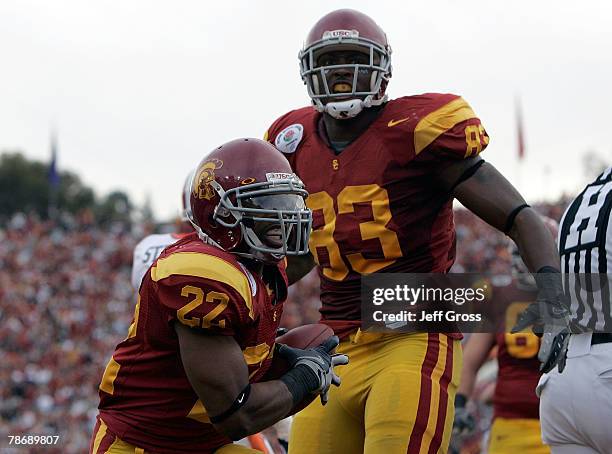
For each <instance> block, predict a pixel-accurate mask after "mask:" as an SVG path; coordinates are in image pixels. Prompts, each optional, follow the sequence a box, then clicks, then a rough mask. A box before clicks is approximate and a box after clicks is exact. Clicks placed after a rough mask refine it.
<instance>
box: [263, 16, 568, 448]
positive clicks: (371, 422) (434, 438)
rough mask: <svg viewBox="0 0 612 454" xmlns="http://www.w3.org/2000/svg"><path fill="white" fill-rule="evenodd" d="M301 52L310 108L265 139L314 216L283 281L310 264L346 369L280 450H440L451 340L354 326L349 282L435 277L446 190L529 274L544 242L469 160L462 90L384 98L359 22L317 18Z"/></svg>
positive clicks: (373, 34)
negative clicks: (380, 276) (495, 233)
mask: <svg viewBox="0 0 612 454" xmlns="http://www.w3.org/2000/svg"><path fill="white" fill-rule="evenodd" d="M299 59H300V70H301V76H302V80H303V81H304V83H305V84H306V87H307V89H308V94H309V96H310V98H311V99H312V104H313V105H312V106H309V107H303V108H300V109H296V110H293V111H291V112H289V113H287V114H285V115H283V116H281V117H280V118H279V119H277V120H276V121H275V122H274V123H273V124H272V126H271V127H270V128H269V129H268V131H267V133H266V139H267V140H268V141H270V142H271V143H273V144H275V146H276V147H277V148H278V149H279V150H280V151H282V152H283V153H285V156H287V158H288V159H289V162H290V163H291V166H292V168H293V170H294V171H295V172H296V173H297V174H298V175H299V177H300V178H301V179H302V180H303V181H304V184H305V185H306V188H307V189H308V191H309V193H310V196H309V198H308V200H307V205H308V206H309V208H311V209H312V211H313V232H312V235H311V238H310V250H311V252H312V257H308V258H310V259H311V260H310V261H308V260H307V259H304V258H302V260H299V261H296V260H292V261H291V262H290V266H289V270H288V272H289V278H290V281H295V280H297V279H299V278H300V276H302V275H304V274H305V273H306V272H307V271H309V270H310V269H311V268H312V266H313V265H314V262H316V265H317V267H318V272H319V275H320V277H321V301H322V308H321V315H322V321H323V322H324V323H327V324H329V325H330V326H331V327H332V328H333V329H334V331H335V332H336V333H338V334H339V335H340V336H341V338H342V343H341V344H340V348H339V351H342V352H343V353H347V354H349V355H351V365H350V366H347V367H346V368H344V370H343V371H341V375H342V380H343V386H342V389H341V390H333V391H332V393H331V395H330V401H329V404H328V405H327V406H326V407H325V409H324V408H323V407H322V406H321V405H318V404H313V405H310V406H309V407H308V408H307V409H306V410H304V411H303V412H300V413H299V414H298V416H297V417H296V418H295V422H294V425H293V429H292V433H291V441H290V450H291V452H292V453H309V454H310V453H314V452H316V453H323V454H324V453H339V452H342V453H362V452H365V453H367V454H371V453H385V454H393V453H402V454H403V453H406V452H408V453H418V452H430V453H432V452H440V453H445V452H446V450H447V448H448V443H449V437H450V433H451V427H452V421H453V414H454V397H455V392H456V388H457V384H458V381H459V374H460V367H461V361H462V354H461V346H460V342H459V337H460V336H458V335H448V334H440V333H419V334H411V335H375V334H372V333H365V332H362V331H361V330H360V304H361V301H360V277H361V276H362V275H364V274H370V273H376V272H385V273H394V272H402V273H410V272H420V273H425V272H446V271H447V270H448V269H449V268H450V267H451V265H452V264H453V260H454V254H455V246H454V245H455V230H454V224H453V214H452V201H453V198H457V199H458V200H460V201H461V203H462V204H463V205H464V206H466V207H467V208H469V209H470V210H472V211H473V212H474V213H476V214H477V215H478V216H479V217H481V218H482V219H484V220H485V221H486V222H488V223H489V224H491V225H492V226H494V227H496V228H498V229H499V230H502V231H504V232H506V233H507V234H508V235H510V236H511V237H512V239H513V240H514V241H515V242H516V243H517V244H518V247H519V249H520V251H521V255H522V256H523V258H524V259H525V263H527V265H528V266H529V268H530V269H531V270H532V271H536V270H539V271H552V272H558V269H559V257H558V254H557V251H556V248H555V244H554V241H553V240H552V239H551V238H550V235H549V233H548V231H547V230H546V228H545V227H544V225H543V224H542V221H541V220H540V219H539V216H538V215H537V214H536V213H535V212H534V211H533V210H532V209H530V208H529V207H528V206H527V205H526V204H525V201H524V200H523V198H522V197H521V196H520V194H519V193H518V192H517V191H516V189H514V188H513V187H512V186H511V185H510V183H508V181H506V179H505V178H504V177H503V176H502V175H500V174H499V173H498V172H497V170H495V168H494V167H493V166H492V165H490V164H488V163H486V162H485V161H484V160H482V159H481V158H480V156H479V154H480V152H481V151H482V150H484V149H485V147H486V146H487V144H488V143H489V137H488V135H487V133H486V131H485V129H484V127H483V126H482V124H481V122H480V120H479V119H478V117H476V115H475V114H474V111H473V110H472V108H471V107H470V106H469V104H468V103H467V102H466V101H465V100H464V99H463V98H461V97H459V96H456V95H451V94H437V93H428V94H423V95H417V96H408V97H402V98H398V99H394V100H388V98H387V96H386V94H385V90H386V88H387V84H388V82H389V79H390V77H391V49H390V47H389V43H388V42H387V37H386V35H385V33H384V32H383V30H382V29H381V28H380V27H379V26H378V25H377V24H376V23H375V22H374V21H373V20H372V19H371V18H370V17H368V16H366V15H364V14H362V13H360V12H357V11H354V10H338V11H334V12H331V13H329V14H327V15H326V16H324V17H323V18H322V19H320V20H319V21H318V22H317V23H316V24H315V26H314V27H313V28H312V30H311V31H310V33H309V34H308V37H307V38H306V42H305V44H304V48H303V49H302V51H301V52H300V55H299ZM312 259H314V262H313V261H312ZM298 262H299V263H298ZM559 281H560V279H559ZM545 282H546V283H548V282H549V281H547V280H545ZM547 285H548V284H547ZM530 321H531V320H530ZM549 351H552V350H549ZM549 351H544V352H543V357H548V356H549V355H548V352H549ZM324 410H325V411H324ZM340 434H341V436H340Z"/></svg>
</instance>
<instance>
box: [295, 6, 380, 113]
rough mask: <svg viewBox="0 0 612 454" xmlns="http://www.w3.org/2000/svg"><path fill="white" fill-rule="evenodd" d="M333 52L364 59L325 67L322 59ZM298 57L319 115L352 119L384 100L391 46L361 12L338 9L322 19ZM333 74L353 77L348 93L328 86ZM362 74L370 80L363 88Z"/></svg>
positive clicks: (309, 93) (301, 70)
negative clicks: (346, 74)
mask: <svg viewBox="0 0 612 454" xmlns="http://www.w3.org/2000/svg"><path fill="white" fill-rule="evenodd" d="M332 52H358V53H360V54H362V55H363V56H365V60H364V61H358V62H356V63H342V64H332V65H329V64H325V60H324V59H321V56H324V55H327V54H329V53H332ZM298 58H299V60H300V75H301V77H302V80H303V81H304V84H305V85H306V87H307V89H308V95H309V96H310V98H311V100H312V103H313V104H314V106H315V108H316V109H317V110H318V111H320V112H325V113H328V114H330V115H331V116H333V117H334V118H337V119H345V118H352V117H354V116H356V115H358V114H359V113H360V112H361V111H362V110H363V108H368V107H372V106H378V105H381V104H382V103H384V102H385V101H386V100H387V96H386V95H385V90H386V87H387V83H388V81H389V79H390V78H391V71H392V68H391V47H390V46H389V45H388V43H387V39H386V35H385V33H384V32H383V31H382V29H380V27H378V25H376V23H375V22H374V21H372V19H370V18H369V17H367V16H365V15H364V14H362V13H359V12H357V11H353V10H338V11H334V12H332V13H330V14H328V15H327V16H325V17H323V18H322V19H321V20H320V21H319V22H318V23H317V24H316V25H315V27H314V28H313V29H312V30H311V32H310V34H309V36H308V39H307V41H306V44H305V45H304V48H303V49H302V50H301V51H300V53H299V55H298ZM320 63H323V64H320ZM336 71H344V72H346V73H348V74H351V75H352V81H351V83H350V85H351V90H350V92H348V91H344V90H343V91H342V92H336V91H335V90H334V87H333V86H332V87H330V80H329V74H330V73H333V72H336ZM364 75H365V76H367V77H368V78H369V81H367V82H368V83H367V84H365V86H364V84H363V83H361V84H360V83H358V82H359V79H360V78H362V77H363V76H364Z"/></svg>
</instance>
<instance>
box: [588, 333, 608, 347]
mask: <svg viewBox="0 0 612 454" xmlns="http://www.w3.org/2000/svg"><path fill="white" fill-rule="evenodd" d="M608 342H612V333H593V337H592V338H591V345H596V344H607V343H608Z"/></svg>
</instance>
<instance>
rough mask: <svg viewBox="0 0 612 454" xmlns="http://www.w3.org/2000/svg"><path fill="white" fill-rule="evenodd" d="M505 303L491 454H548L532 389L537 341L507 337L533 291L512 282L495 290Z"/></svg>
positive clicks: (526, 336) (535, 379) (499, 338)
mask: <svg viewBox="0 0 612 454" xmlns="http://www.w3.org/2000/svg"><path fill="white" fill-rule="evenodd" d="M495 291H496V293H497V292H501V293H502V294H503V297H504V298H505V299H506V300H507V301H508V302H509V304H508V306H507V310H506V330H505V331H506V332H505V333H497V334H496V336H495V343H496V344H497V362H498V366H499V370H498V374H497V383H496V385H495V394H494V395H493V425H492V427H491V436H490V446H489V452H490V453H491V454H504V453H512V454H514V453H516V452H517V451H520V452H525V453H529V454H531V453H534V454H540V453H542V454H545V453H550V448H548V447H547V446H546V445H544V444H543V443H542V437H541V431H540V420H539V418H540V415H539V406H540V401H539V399H538V397H537V396H536V393H535V389H536V385H537V384H538V380H539V379H540V375H541V374H540V361H539V360H538V351H539V349H540V339H539V338H538V337H537V336H536V335H535V334H533V333H532V332H527V331H526V332H521V333H516V334H511V333H510V332H509V331H510V329H511V328H512V326H514V324H515V323H516V317H517V315H518V314H519V313H520V312H522V311H523V310H524V309H525V308H526V307H527V306H528V305H529V303H530V302H533V301H534V300H535V297H536V294H537V291H536V290H527V289H525V290H524V289H522V288H520V287H519V286H518V285H517V283H516V281H514V282H513V283H512V284H510V285H509V286H506V287H504V288H500V287H496V288H495Z"/></svg>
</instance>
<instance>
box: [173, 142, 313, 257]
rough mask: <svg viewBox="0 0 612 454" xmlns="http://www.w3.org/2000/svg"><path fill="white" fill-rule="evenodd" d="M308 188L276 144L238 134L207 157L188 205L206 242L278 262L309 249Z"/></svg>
mask: <svg viewBox="0 0 612 454" xmlns="http://www.w3.org/2000/svg"><path fill="white" fill-rule="evenodd" d="M307 196H308V192H307V191H306V190H305V189H304V184H303V183H302V181H301V180H300V179H299V178H298V177H297V176H296V175H295V174H294V173H293V172H292V170H291V167H290V165H289V162H288V161H287V159H286V158H285V157H284V156H283V155H282V154H281V153H280V152H279V151H278V150H277V149H276V148H274V146H272V145H271V144H269V143H267V142H264V141H261V140H258V139H238V140H234V141H232V142H229V143H227V144H225V145H222V146H221V147H219V148H217V149H216V150H214V151H213V152H211V153H210V154H209V155H208V156H206V157H205V158H204V159H203V160H202V162H201V163H200V164H199V166H198V168H197V169H196V171H195V173H194V176H193V178H192V181H191V183H190V190H189V200H188V202H189V203H188V205H187V208H186V210H185V212H186V213H188V215H189V216H190V221H191V223H192V225H193V226H194V228H195V230H196V232H197V233H198V236H199V237H200V239H201V240H202V241H204V242H205V243H208V244H212V245H214V246H217V247H219V248H221V249H223V250H226V251H228V252H232V253H234V254H236V255H240V256H242V257H246V258H249V259H254V260H258V261H260V262H265V263H276V262H278V261H280V260H281V259H283V258H284V257H285V256H287V255H303V254H306V253H308V240H309V237H310V230H311V227H312V212H311V211H310V210H309V209H308V208H306V204H305V199H306V197H307Z"/></svg>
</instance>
